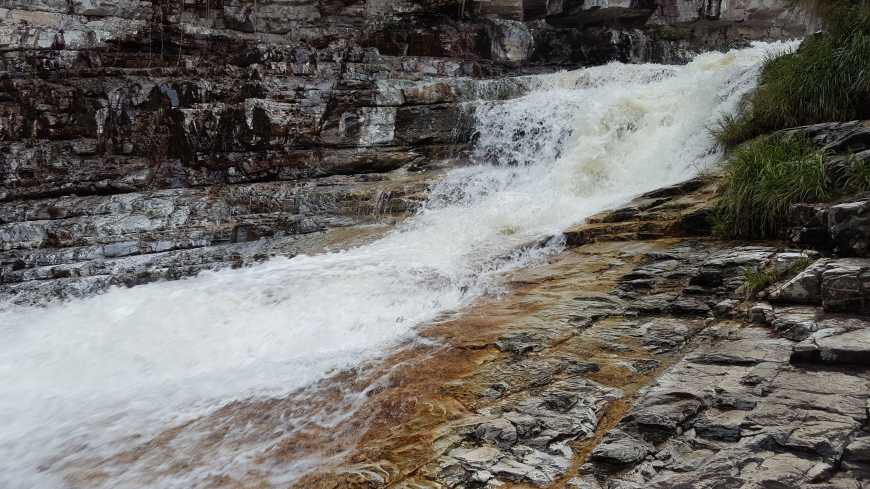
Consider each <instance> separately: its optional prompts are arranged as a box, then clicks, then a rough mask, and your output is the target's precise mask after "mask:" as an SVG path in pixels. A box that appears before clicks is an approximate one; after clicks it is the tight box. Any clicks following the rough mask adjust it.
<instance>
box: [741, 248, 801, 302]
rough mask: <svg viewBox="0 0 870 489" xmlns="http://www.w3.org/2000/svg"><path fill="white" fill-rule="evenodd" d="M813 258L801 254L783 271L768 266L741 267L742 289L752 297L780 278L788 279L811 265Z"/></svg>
mask: <svg viewBox="0 0 870 489" xmlns="http://www.w3.org/2000/svg"><path fill="white" fill-rule="evenodd" d="M812 263H813V260H811V259H810V257H808V256H802V257H800V258H799V259H797V260H796V261H795V262H794V263H793V264H792V265H791V266H789V267H788V268H787V269H785V270H783V271H777V270H776V268H774V267H772V266H769V267H765V268H761V269H756V268H751V267H748V268H744V269H743V290H744V291H745V292H746V295H747V297H749V298H753V297H755V296H757V295H758V293H759V292H761V291H762V290H764V289H766V288H768V287H770V286H771V285H773V284H775V283H777V282H780V281H782V280H786V279H790V278H792V277H794V276H796V275H797V274H799V273H800V272H802V271H804V270H805V269H806V268H807V267H809V266H810V265H812Z"/></svg>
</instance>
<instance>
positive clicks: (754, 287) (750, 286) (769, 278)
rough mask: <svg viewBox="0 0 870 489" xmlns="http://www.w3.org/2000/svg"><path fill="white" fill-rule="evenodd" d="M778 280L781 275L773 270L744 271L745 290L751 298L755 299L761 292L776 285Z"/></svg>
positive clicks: (749, 269)
mask: <svg viewBox="0 0 870 489" xmlns="http://www.w3.org/2000/svg"><path fill="white" fill-rule="evenodd" d="M778 280H779V275H778V274H777V273H776V272H775V271H773V270H772V269H762V270H756V269H754V268H745V269H743V290H744V291H745V292H746V295H747V297H749V298H752V297H755V296H756V295H757V294H758V293H759V292H761V291H762V290H764V289H766V288H768V287H770V286H771V285H773V284H775V283H776V282H777V281H778Z"/></svg>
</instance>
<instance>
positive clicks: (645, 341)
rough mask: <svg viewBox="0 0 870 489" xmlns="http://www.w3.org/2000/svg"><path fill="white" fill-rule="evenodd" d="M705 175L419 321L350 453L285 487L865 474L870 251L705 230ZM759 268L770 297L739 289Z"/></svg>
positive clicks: (635, 484)
mask: <svg viewBox="0 0 870 489" xmlns="http://www.w3.org/2000/svg"><path fill="white" fill-rule="evenodd" d="M713 185H715V183H711V182H710V181H709V180H707V181H705V180H698V181H695V182H691V183H689V184H686V185H682V186H679V187H675V188H671V189H664V190H662V191H660V192H657V193H654V194H651V195H648V196H644V197H642V198H640V199H638V200H636V201H635V202H633V203H632V205H631V206H629V207H626V208H625V209H622V210H618V211H614V212H611V213H607V214H605V215H602V216H599V217H597V218H595V219H591V220H590V224H587V225H584V226H580V227H578V228H577V229H575V230H574V231H573V232H571V233H569V236H573V237H574V239H573V240H571V241H569V242H570V243H573V244H572V245H571V246H570V248H569V249H568V250H567V251H566V252H564V253H563V254H561V255H559V256H558V257H556V258H555V259H553V260H551V261H550V262H549V263H548V264H547V265H545V266H542V267H533V268H532V269H529V270H524V271H521V272H518V273H514V274H512V275H511V276H510V277H509V278H510V290H509V292H507V293H506V294H505V295H504V296H503V297H499V298H492V299H487V300H484V301H482V302H481V303H480V304H478V305H477V306H475V307H473V308H472V309H471V310H469V311H467V312H464V313H462V314H461V315H460V316H459V317H457V318H451V319H449V320H446V321H444V322H443V323H440V324H436V325H434V326H433V327H431V328H430V329H429V330H428V336H430V337H432V338H435V339H437V340H438V341H439V344H440V345H441V346H440V347H438V348H436V350H435V351H434V352H430V353H429V355H428V357H426V358H425V359H424V360H421V361H420V362H421V363H422V366H419V367H418V368H414V369H410V370H407V371H399V372H395V373H393V374H391V375H389V376H388V378H389V381H388V382H387V386H386V387H383V388H379V389H378V390H377V391H376V392H374V393H372V394H370V400H369V401H368V402H369V403H370V405H371V406H372V407H373V408H374V413H375V414H374V415H373V417H372V418H371V419H373V420H375V421H374V422H372V423H371V424H370V425H369V428H368V429H369V431H368V432H367V433H366V434H365V435H363V438H362V441H360V442H359V443H358V445H357V446H356V449H355V451H354V452H353V455H350V456H349V457H348V458H347V459H344V460H343V461H342V462H341V463H340V464H339V465H338V466H337V468H336V469H335V470H329V469H320V471H318V472H317V473H316V474H315V475H310V476H309V478H308V479H305V480H303V481H302V482H300V483H298V484H297V485H296V486H295V487H336V488H338V487H405V488H420V487H451V488H454V487H455V488H460V487H467V488H475V487H478V488H482V487H559V488H561V487H565V488H583V489H592V488H595V489H597V488H647V487H656V488H658V487H661V488H673V487H687V488H688V487H692V488H714V487H716V488H721V487H734V488H764V487H782V488H809V487H813V488H859V487H863V485H862V484H866V483H867V482H866V481H867V480H868V478H870V455H868V452H867V443H868V440H870V431H867V428H868V426H870V425H868V423H870V417H868V416H870V411H868V408H870V370H868V365H870V321H868V320H867V318H866V317H864V316H862V314H864V313H866V303H867V302H866V301H867V299H868V295H867V289H866V288H865V287H866V285H864V282H865V281H866V277H865V275H866V274H867V273H868V271H870V261H868V260H867V259H861V258H827V257H821V256H820V255H819V253H818V252H816V251H814V250H806V249H796V248H790V247H788V246H787V245H777V244H753V245H745V244H739V243H730V242H721V241H716V240H713V239H710V238H709V237H707V233H705V232H704V231H703V230H702V229H699V228H698V227H697V225H696V223H697V215H698V214H699V213H703V212H705V210H706V207H705V206H706V203H707V202H708V198H709V195H710V191H711V190H712V186H713ZM680 236H682V237H680ZM578 237H582V238H578ZM801 267H806V268H805V269H803V271H800V272H795V270H796V269H798V268H801ZM765 269H773V270H777V271H778V273H781V275H780V276H781V277H782V280H781V281H780V282H779V283H776V284H771V285H770V287H769V289H768V293H767V294H766V295H767V296H768V298H769V300H770V302H768V301H764V300H760V299H757V298H751V297H748V296H747V290H746V289H747V284H746V280H747V271H751V270H765ZM795 274H796V276H794V277H790V275H795ZM762 295H765V294H762ZM424 371H425V372H430V374H429V375H427V376H425V378H424V379H418V378H415V377H414V375H415V373H420V372H424ZM432 377H434V378H435V379H433V378H432ZM397 407H400V408H401V409H398V410H397V409H396V408H397ZM382 418H383V419H382Z"/></svg>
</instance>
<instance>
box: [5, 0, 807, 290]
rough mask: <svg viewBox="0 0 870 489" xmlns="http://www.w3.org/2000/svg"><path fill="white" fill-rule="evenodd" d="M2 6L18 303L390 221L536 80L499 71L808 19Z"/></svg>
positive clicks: (240, 5)
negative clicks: (494, 102)
mask: <svg viewBox="0 0 870 489" xmlns="http://www.w3.org/2000/svg"><path fill="white" fill-rule="evenodd" d="M0 19H2V22H0V49H2V58H0V59H2V68H0V69H2V74H0V76H2V91H0V141H2V143H0V267H2V268H0V295H2V296H6V297H10V298H11V299H12V300H13V301H15V302H39V301H43V300H51V299H52V298H55V297H67V296H71V295H73V296H74V295H81V294H88V293H93V292H98V291H100V290H103V289H105V288H106V287H108V286H111V285H135V284H138V283H144V282H147V281H151V280H155V279H163V278H177V277H181V276H185V275H190V274H193V273H197V272H198V271H201V270H203V269H215V268H221V267H226V266H239V265H242V264H245V263H248V262H251V261H255V260H260V259H264V258H266V257H268V256H272V255H276V254H290V255H292V254H295V253H300V252H305V251H314V250H319V249H323V248H324V247H329V246H339V245H340V243H343V242H346V240H347V239H348V237H349V236H350V237H356V238H359V239H364V238H365V236H366V235H371V234H377V233H379V232H381V230H382V229H383V228H384V225H385V224H389V223H390V222H392V221H393V220H395V219H397V218H400V217H401V216H402V215H403V214H405V213H407V212H409V211H411V210H413V208H414V207H415V206H416V204H417V203H418V202H420V200H421V198H422V197H423V196H424V195H425V190H426V187H427V182H429V181H430V180H431V179H432V178H434V177H436V176H437V175H438V173H439V171H441V170H443V169H444V168H448V167H450V166H453V165H457V164H462V163H463V162H464V161H465V160H466V159H467V157H466V155H465V153H464V151H465V150H466V149H467V147H468V143H469V142H470V141H471V140H472V138H473V135H472V134H471V128H472V127H473V124H472V121H473V118H474V104H473V101H474V100H478V99H480V98H505V97H511V96H515V95H517V94H519V93H522V91H523V83H522V82H521V81H517V80H513V79H506V78H504V77H505V76H506V75H510V74H519V73H530V72H543V71H552V70H555V69H561V68H566V67H576V66H581V65H589V64H600V63H605V62H608V61H612V60H620V61H635V62H637V61H658V62H680V61H682V60H684V59H686V57H687V56H689V55H690V54H691V53H692V52H696V51H700V50H708V49H726V48H729V47H734V46H738V45H741V44H745V43H746V42H747V40H749V39H781V38H791V37H796V36H802V35H804V34H806V33H807V32H808V30H810V29H811V28H812V27H811V26H810V24H811V23H810V22H808V21H807V20H806V19H805V18H804V17H803V16H802V15H801V14H800V13H799V12H798V13H796V12H794V11H792V10H789V9H786V8H785V7H783V6H782V2H776V1H761V0H743V1H729V2H727V4H726V2H723V1H718V0H715V1H714V0H694V1H686V0H658V1H656V0H632V1H628V0H622V1H610V2H608V1H607V0H592V1H583V0H580V1H577V0H573V1H572V0H549V1H547V0H526V1H520V0H510V1H508V0H492V1H487V2H483V1H480V2H473V1H464V0H404V1H389V0H245V1H240V0H178V1H155V2H146V1H138V0H114V1H109V0H83V1H79V0H8V1H6V2H4V3H3V8H0ZM363 224H371V225H375V224H376V225H377V226H367V227H363V228H360V227H359V225H363ZM349 226H357V227H356V228H354V229H355V231H354V232H342V231H341V230H342V229H346V228H348V227H349Z"/></svg>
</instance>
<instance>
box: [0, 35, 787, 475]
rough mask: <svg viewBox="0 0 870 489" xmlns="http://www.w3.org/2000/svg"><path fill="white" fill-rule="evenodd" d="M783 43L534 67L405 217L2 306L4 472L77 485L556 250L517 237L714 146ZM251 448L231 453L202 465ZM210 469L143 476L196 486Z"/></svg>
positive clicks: (368, 354) (540, 231)
mask: <svg viewBox="0 0 870 489" xmlns="http://www.w3.org/2000/svg"><path fill="white" fill-rule="evenodd" d="M786 46H787V45H785V44H757V45H755V46H753V47H752V48H748V49H743V50H737V51H733V52H730V53H727V54H722V53H708V54H703V55H700V56H698V57H697V58H695V59H694V61H692V62H691V63H690V64H688V65H686V66H662V65H624V64H610V65H606V66H601V67H596V68H589V69H584V70H577V71H572V72H562V73H557V74H553V75H543V76H534V77H526V78H524V81H523V83H525V84H527V86H528V93H527V94H526V95H524V96H522V97H519V98H516V99H513V100H509V101H499V102H481V103H480V105H479V107H477V111H476V114H477V116H476V117H477V128H476V129H477V131H478V132H479V137H478V139H477V142H476V149H475V156H476V163H477V164H475V165H473V166H468V167H464V168H461V169H457V170H455V171H453V172H451V173H450V174H448V175H447V176H446V177H445V178H444V180H443V181H441V182H440V183H438V184H437V185H436V186H435V187H434V188H433V189H432V193H431V197H430V201H429V202H428V204H427V205H426V206H425V207H424V208H423V209H421V210H420V212H419V213H417V215H416V216H414V217H413V218H411V219H409V220H408V221H407V222H406V223H404V224H402V225H401V226H400V227H399V228H397V229H396V230H395V231H393V232H392V233H390V234H389V235H387V236H386V237H384V238H382V239H380V240H378V241H376V242H373V243H371V244H368V245H365V246H361V247H358V248H353V249H350V250H347V251H343V252H336V253H329V254H322V255H315V256H297V257H295V258H292V259H273V260H271V261H269V262H267V263H264V264H262V265H258V266H254V267H251V268H245V269H240V270H229V271H222V272H216V273H204V274H201V275H199V276H198V277H195V278H192V279H188V280H180V281H175V282H164V283H155V284H151V285H145V286H141V287H136V288H132V289H113V290H111V291H109V292H108V293H106V294H103V295H99V296H95V297H91V298H87V299H83V300H75V301H71V302H67V303H62V304H54V305H49V306H46V307H41V308H35V307H33V308H26V307H18V306H7V307H5V308H2V310H0V379H2V382H0V420H2V424H0V487H3V488H7V489H24V488H48V489H52V488H61V487H69V485H68V481H67V482H64V467H68V466H70V465H74V464H75V463H76V460H78V459H79V458H84V457H99V456H106V455H109V454H111V453H114V452H117V451H118V450H121V449H123V448H124V447H125V446H128V445H130V444H132V443H134V441H135V440H139V441H142V440H143V439H147V437H148V436H151V435H153V434H154V433H155V432H157V431H159V430H160V429H162V428H165V427H166V426H167V425H169V424H171V423H179V422H183V421H184V420H186V419H193V418H195V417H197V416H200V415H203V414H204V413H209V412H212V411H214V410H215V409H216V408H218V407H220V406H222V405H225V404H226V403H227V402H230V401H232V400H237V399H247V398H268V397H272V396H284V395H287V394H288V393H290V392H292V391H294V390H296V389H299V388H303V387H305V386H307V385H310V384H311V383H313V382H316V381H317V380H319V379H322V378H324V377H325V376H327V375H329V374H330V373H333V372H336V371H337V370H340V369H345V368H349V367H353V366H355V365H360V364H362V363H363V362H365V361H367V360H372V359H374V358H377V357H378V356H379V355H383V354H384V353H385V352H389V351H390V349H391V348H393V347H395V346H396V345H398V344H399V343H400V342H402V341H405V340H407V339H409V338H412V337H413V336H414V334H415V327H417V326H418V325H421V324H424V323H426V322H427V321H432V320H433V319H435V318H437V317H438V316H439V315H440V314H443V313H445V312H449V311H455V310H458V309H461V308H462V307H463V306H465V305H467V304H469V303H470V302H471V301H473V300H474V299H475V298H477V297H480V296H481V295H482V294H485V293H487V291H489V290H492V288H493V287H496V286H497V285H498V280H497V277H498V275H499V274H501V273H503V272H505V271H507V270H510V269H511V268H515V267H520V266H526V265H529V264H532V263H534V261H535V260H536V259H539V258H540V257H541V256H544V255H546V254H548V253H552V252H556V251H558V249H559V240H558V239H552V240H550V244H549V245H548V246H544V247H533V248H528V247H523V245H524V244H526V243H530V242H540V241H541V240H542V239H545V238H547V237H549V236H558V235H559V233H560V232H561V231H563V230H564V229H565V228H567V227H568V226H570V225H572V224H575V223H578V222H580V221H582V220H583V219H584V218H585V217H587V216H589V215H591V214H593V213H596V212H598V211H601V210H604V209H607V208H610V207H613V206H616V205H619V204H621V203H623V202H625V201H627V200H628V199H630V198H631V197H632V196H634V195H636V194H638V193H640V192H643V191H648V190H653V189H655V188H657V187H661V186H663V185H667V184H671V183H675V182H677V181H679V180H682V179H685V178H687V177H691V176H693V175H695V174H696V173H698V172H699V171H701V170H702V169H704V168H706V167H709V166H710V165H711V164H712V163H714V162H715V161H716V160H717V159H718V158H719V156H720V155H719V153H718V150H716V149H715V145H714V144H713V142H712V141H711V138H710V136H709V135H708V131H707V128H708V127H710V126H711V125H712V124H713V123H714V122H715V121H716V120H717V119H718V118H719V117H720V116H721V115H722V114H724V113H729V112H733V111H734V110H735V109H736V107H737V104H738V100H739V99H740V97H741V96H742V95H743V94H744V93H746V92H747V91H748V90H749V89H751V88H752V87H753V86H754V83H755V79H756V77H757V72H758V68H759V65H760V63H761V61H762V59H763V58H764V56H765V54H766V53H768V52H770V51H771V50H779V49H784V48H785V47H786ZM524 249H525V250H526V251H521V250H524ZM246 460H247V458H246V456H242V455H240V454H235V455H233V454H230V456H229V457H228V458H227V459H225V460H222V461H215V462H214V464H220V465H219V466H218V465H216V466H215V467H212V469H214V470H233V467H242V468H243V467H244V465H245V464H246V463H247V462H246ZM207 473H208V470H206V471H204V472H193V473H191V472H189V471H188V472H184V474H185V475H184V477H181V476H179V477H177V478H174V477H172V476H167V477H165V478H163V479H160V480H159V481H158V483H157V484H152V485H149V487H161V488H168V487H186V488H189V487H196V486H197V485H198V484H199V483H201V482H202V480H204V477H205V475H204V474H207ZM136 480H137V479H136V474H122V475H118V476H117V479H110V480H105V481H101V480H95V481H90V483H91V484H93V485H94V486H100V485H103V486H105V487H137V486H136V482H135V481H136ZM140 487H141V486H140Z"/></svg>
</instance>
